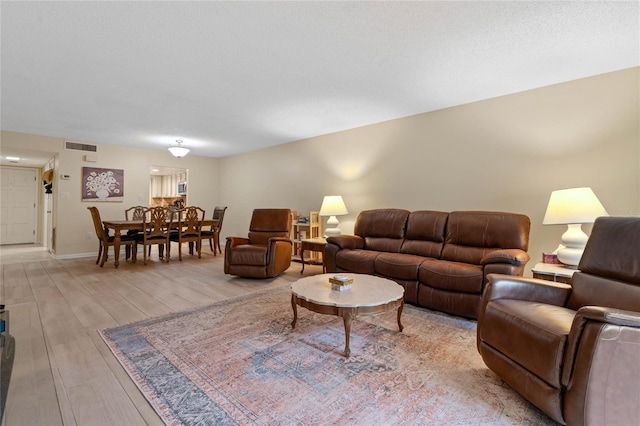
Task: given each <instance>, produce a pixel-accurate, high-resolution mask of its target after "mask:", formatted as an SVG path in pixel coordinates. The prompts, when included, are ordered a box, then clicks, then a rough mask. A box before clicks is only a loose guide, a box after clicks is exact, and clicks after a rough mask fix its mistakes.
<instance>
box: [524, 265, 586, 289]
mask: <svg viewBox="0 0 640 426" xmlns="http://www.w3.org/2000/svg"><path fill="white" fill-rule="evenodd" d="M531 272H533V278H538V279H541V280H546V281H555V282H557V283H565V284H571V278H572V277H573V274H574V273H576V272H578V270H577V269H571V268H567V267H566V266H564V265H558V264H554V263H536V266H534V267H533V269H531Z"/></svg>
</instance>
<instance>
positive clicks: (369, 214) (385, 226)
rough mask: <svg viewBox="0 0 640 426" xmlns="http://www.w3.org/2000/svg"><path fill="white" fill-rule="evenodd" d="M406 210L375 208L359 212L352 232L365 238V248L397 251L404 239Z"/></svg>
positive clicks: (407, 214)
mask: <svg viewBox="0 0 640 426" xmlns="http://www.w3.org/2000/svg"><path fill="white" fill-rule="evenodd" d="M408 217H409V211H408V210H402V209H377V210H365V211H363V212H360V214H359V215H358V219H356V224H355V226H354V229H353V232H354V234H355V235H358V236H360V237H362V238H363V239H364V240H365V243H364V248H365V249H366V250H375V251H386V252H390V253H398V252H399V251H400V246H401V245H402V241H403V239H404V232H405V227H406V223H407V218H408Z"/></svg>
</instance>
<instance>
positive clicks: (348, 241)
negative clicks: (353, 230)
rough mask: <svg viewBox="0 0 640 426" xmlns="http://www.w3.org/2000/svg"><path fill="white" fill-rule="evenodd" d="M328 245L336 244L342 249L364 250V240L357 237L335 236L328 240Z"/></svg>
mask: <svg viewBox="0 0 640 426" xmlns="http://www.w3.org/2000/svg"><path fill="white" fill-rule="evenodd" d="M327 243H328V244H335V245H337V246H338V247H339V248H340V249H341V250H342V249H351V250H354V249H363V248H364V238H362V237H359V236H357V235H334V236H331V237H329V238H327Z"/></svg>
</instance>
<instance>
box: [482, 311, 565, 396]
mask: <svg viewBox="0 0 640 426" xmlns="http://www.w3.org/2000/svg"><path fill="white" fill-rule="evenodd" d="M575 314H576V312H575V311H573V310H571V309H567V308H563V307H561V306H555V305H547V304H543V303H536V302H529V301H524V300H512V299H496V300H492V301H490V302H489V303H488V304H487V307H486V310H485V313H484V317H483V319H482V328H481V330H480V333H481V335H480V339H481V340H482V341H483V342H485V343H486V344H488V345H490V346H491V347H493V348H495V349H497V350H498V351H499V352H501V353H502V354H504V355H505V356H506V357H507V358H509V359H510V360H512V361H514V362H516V363H518V364H520V365H521V366H523V367H524V368H525V369H527V370H528V371H530V372H532V373H533V374H535V375H536V376H538V377H539V378H541V379H542V380H544V381H545V382H547V383H548V384H549V385H551V386H553V387H555V388H558V389H559V388H560V387H561V374H562V361H563V359H564V352H565V347H566V345H567V336H568V335H569V331H570V330H571V324H572V322H573V318H574V317H575Z"/></svg>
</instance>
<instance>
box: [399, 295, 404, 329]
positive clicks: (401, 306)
mask: <svg viewBox="0 0 640 426" xmlns="http://www.w3.org/2000/svg"><path fill="white" fill-rule="evenodd" d="M403 308H404V300H402V301H401V302H400V306H398V328H399V329H400V331H402V329H403V328H404V327H403V326H402V323H401V322H400V317H401V316H402V309H403Z"/></svg>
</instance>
